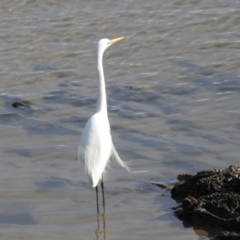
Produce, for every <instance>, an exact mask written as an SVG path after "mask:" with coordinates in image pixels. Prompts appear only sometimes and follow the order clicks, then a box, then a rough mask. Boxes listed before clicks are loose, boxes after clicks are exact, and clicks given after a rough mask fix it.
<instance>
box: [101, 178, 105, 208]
mask: <svg viewBox="0 0 240 240" xmlns="http://www.w3.org/2000/svg"><path fill="white" fill-rule="evenodd" d="M101 187H102V197H103V212H105V197H104V185H103V177H102V182H101Z"/></svg>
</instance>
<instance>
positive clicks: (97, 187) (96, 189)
mask: <svg viewBox="0 0 240 240" xmlns="http://www.w3.org/2000/svg"><path fill="white" fill-rule="evenodd" d="M95 189H96V201H97V214H99V206H98V187H97V186H96V187H95Z"/></svg>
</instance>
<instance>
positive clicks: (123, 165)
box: [112, 144, 131, 172]
mask: <svg viewBox="0 0 240 240" xmlns="http://www.w3.org/2000/svg"><path fill="white" fill-rule="evenodd" d="M112 158H113V159H115V160H116V162H117V163H118V164H119V165H120V166H121V167H123V168H125V169H126V170H127V171H128V172H131V169H130V167H129V165H130V164H129V163H130V161H129V162H127V163H126V162H124V161H123V160H122V159H121V158H120V157H119V155H118V153H117V150H116V148H115V147H114V145H113V144H112Z"/></svg>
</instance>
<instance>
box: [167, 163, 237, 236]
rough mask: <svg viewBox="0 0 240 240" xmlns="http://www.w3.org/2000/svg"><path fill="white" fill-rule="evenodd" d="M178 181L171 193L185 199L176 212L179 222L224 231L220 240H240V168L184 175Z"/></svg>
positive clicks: (233, 167)
mask: <svg viewBox="0 0 240 240" xmlns="http://www.w3.org/2000/svg"><path fill="white" fill-rule="evenodd" d="M178 180H179V182H178V183H177V184H176V185H175V186H174V187H173V188H172V190H171V193H172V197H173V198H175V199H182V204H180V205H179V207H178V208H176V211H175V213H176V215H177V216H178V218H179V219H181V220H183V221H189V222H191V223H192V224H193V225H194V224H198V225H205V226H211V227H214V228H217V229H219V230H224V232H221V233H220V234H219V235H218V236H215V238H214V239H216V240H222V239H226V240H227V239H228V240H236V239H239V240H240V167H236V166H230V167H228V168H227V169H225V170H214V171H211V170H207V171H201V172H198V173H197V174H196V175H189V174H182V175H179V176H178ZM229 231H230V232H229Z"/></svg>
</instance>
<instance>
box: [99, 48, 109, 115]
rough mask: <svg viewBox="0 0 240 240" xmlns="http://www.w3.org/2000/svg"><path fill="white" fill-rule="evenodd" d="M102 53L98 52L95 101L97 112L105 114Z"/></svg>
mask: <svg viewBox="0 0 240 240" xmlns="http://www.w3.org/2000/svg"><path fill="white" fill-rule="evenodd" d="M102 59H103V51H101V50H98V62H97V64H98V77H99V86H98V99H97V112H105V113H107V97H106V87H105V79H104V72H103V60H102Z"/></svg>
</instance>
